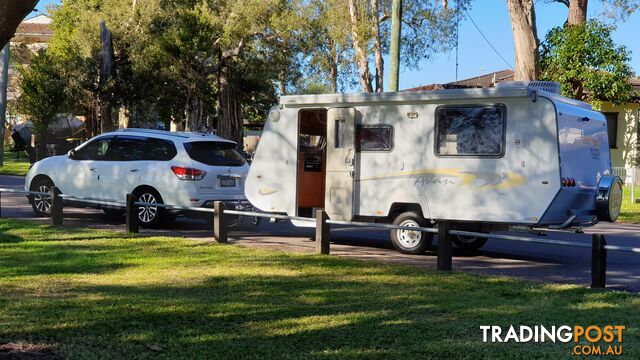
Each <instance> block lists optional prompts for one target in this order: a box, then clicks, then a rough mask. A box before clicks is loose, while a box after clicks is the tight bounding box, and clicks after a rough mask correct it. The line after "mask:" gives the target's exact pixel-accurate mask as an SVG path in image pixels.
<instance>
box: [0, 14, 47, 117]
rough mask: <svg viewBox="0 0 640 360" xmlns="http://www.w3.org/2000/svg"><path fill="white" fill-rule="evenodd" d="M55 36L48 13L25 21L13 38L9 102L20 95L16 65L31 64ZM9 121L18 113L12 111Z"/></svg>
mask: <svg viewBox="0 0 640 360" xmlns="http://www.w3.org/2000/svg"><path fill="white" fill-rule="evenodd" d="M52 36H53V31H52V30H51V18H50V17H48V16H46V15H37V16H35V17H33V18H30V19H27V20H25V21H23V22H22V23H21V24H20V25H19V26H18V29H17V30H16V33H15V35H14V36H13V38H12V39H11V55H12V56H13V59H12V60H11V64H12V66H10V67H9V89H8V92H7V99H8V101H9V103H11V102H15V101H16V100H17V99H18V97H19V96H20V92H19V86H18V69H16V65H27V66H28V65H29V64H30V63H31V56H32V55H33V54H35V53H37V52H38V51H39V50H42V49H45V48H46V47H47V45H48V43H49V40H51V37H52ZM8 115H9V117H13V119H11V118H9V119H8V120H9V121H17V120H18V119H17V114H15V112H14V113H11V111H10V113H9V114H8Z"/></svg>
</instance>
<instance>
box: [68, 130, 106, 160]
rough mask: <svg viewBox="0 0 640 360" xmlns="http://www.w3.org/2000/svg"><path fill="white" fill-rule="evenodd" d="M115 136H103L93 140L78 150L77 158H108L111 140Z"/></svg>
mask: <svg viewBox="0 0 640 360" xmlns="http://www.w3.org/2000/svg"><path fill="white" fill-rule="evenodd" d="M111 139H113V137H111V136H109V137H102V138H99V139H95V140H92V141H91V142H89V143H88V144H86V145H83V146H82V147H81V148H80V149H78V150H76V155H75V159H76V160H106V155H107V152H108V150H109V142H110V141H111Z"/></svg>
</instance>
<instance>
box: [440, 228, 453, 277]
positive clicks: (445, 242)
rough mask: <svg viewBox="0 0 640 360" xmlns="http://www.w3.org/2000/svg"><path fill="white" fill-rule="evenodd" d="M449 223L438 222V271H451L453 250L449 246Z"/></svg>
mask: <svg viewBox="0 0 640 360" xmlns="http://www.w3.org/2000/svg"><path fill="white" fill-rule="evenodd" d="M449 231H451V223H450V222H448V221H446V220H444V221H438V250H437V254H438V261H437V263H438V265H437V268H438V270H440V271H451V268H452V266H451V264H452V262H453V261H452V257H453V249H452V244H451V235H449Z"/></svg>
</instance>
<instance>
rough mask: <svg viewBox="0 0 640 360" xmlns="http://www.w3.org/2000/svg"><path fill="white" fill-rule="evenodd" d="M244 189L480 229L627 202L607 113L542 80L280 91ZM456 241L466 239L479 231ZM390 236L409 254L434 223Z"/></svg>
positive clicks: (298, 212)
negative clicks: (487, 85) (614, 165)
mask: <svg viewBox="0 0 640 360" xmlns="http://www.w3.org/2000/svg"><path fill="white" fill-rule="evenodd" d="M245 191H246V195H247V198H248V199H249V201H250V202H251V203H252V204H253V205H254V206H255V207H257V208H258V209H260V210H264V211H271V212H282V213H286V214H288V215H291V216H305V217H312V216H313V214H314V210H316V209H324V210H325V211H326V212H327V214H328V216H329V218H330V219H331V220H341V221H352V220H358V221H369V222H387V223H393V224H396V225H402V226H409V227H428V226H435V225H436V224H437V222H438V221H439V220H448V221H451V222H452V224H453V227H454V229H459V230H467V231H474V232H483V233H487V232H491V231H498V230H506V229H507V227H508V226H511V225H518V226H528V227H547V228H567V227H581V226H588V225H592V224H595V223H596V222H597V221H599V220H604V221H615V220H616V218H617V217H618V214H619V213H620V205H621V200H622V182H621V181H620V178H618V177H616V176H614V175H612V174H611V160H610V156H609V143H608V137H607V124H606V120H605V117H604V115H602V114H601V113H599V112H597V111H594V110H593V109H592V108H591V106H590V105H589V104H587V103H584V102H581V101H576V100H573V99H569V98H566V97H563V96H561V95H560V94H559V84H557V83H548V82H530V83H522V82H520V83H506V84H500V85H499V86H497V87H496V88H491V89H451V90H436V91H406V92H396V93H372V94H327V95H292V96H282V97H281V98H280V103H279V105H278V106H274V107H273V108H272V110H271V112H270V113H269V116H268V119H267V121H266V123H265V125H264V130H263V132H262V136H261V139H260V143H259V144H258V147H257V150H256V154H255V157H254V159H253V163H252V164H251V170H250V171H249V175H248V177H247V184H246V187H245ZM293 223H294V224H295V225H298V226H314V224H315V223H313V222H302V221H295V220H294V221H293ZM453 239H454V242H455V244H456V245H457V246H458V247H459V248H463V249H472V250H473V249H478V248H480V247H481V246H483V245H484V244H485V242H486V241H487V239H486V237H468V236H456V237H454V238H453ZM391 240H392V242H393V244H394V246H395V247H396V249H398V250H399V251H401V252H404V253H411V254H417V253H421V252H424V250H425V249H426V248H428V247H429V246H430V245H431V242H432V235H431V234H429V233H425V232H419V231H409V230H406V229H398V230H392V231H391Z"/></svg>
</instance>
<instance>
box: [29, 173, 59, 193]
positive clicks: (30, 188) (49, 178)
mask: <svg viewBox="0 0 640 360" xmlns="http://www.w3.org/2000/svg"><path fill="white" fill-rule="evenodd" d="M40 180H49V181H51V183H52V184H55V182H53V179H52V178H51V177H49V175H45V174H38V175H36V176H34V177H33V179H31V182H30V183H29V190H31V191H33V185H34V184H35V183H37V182H38V181H40Z"/></svg>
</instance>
